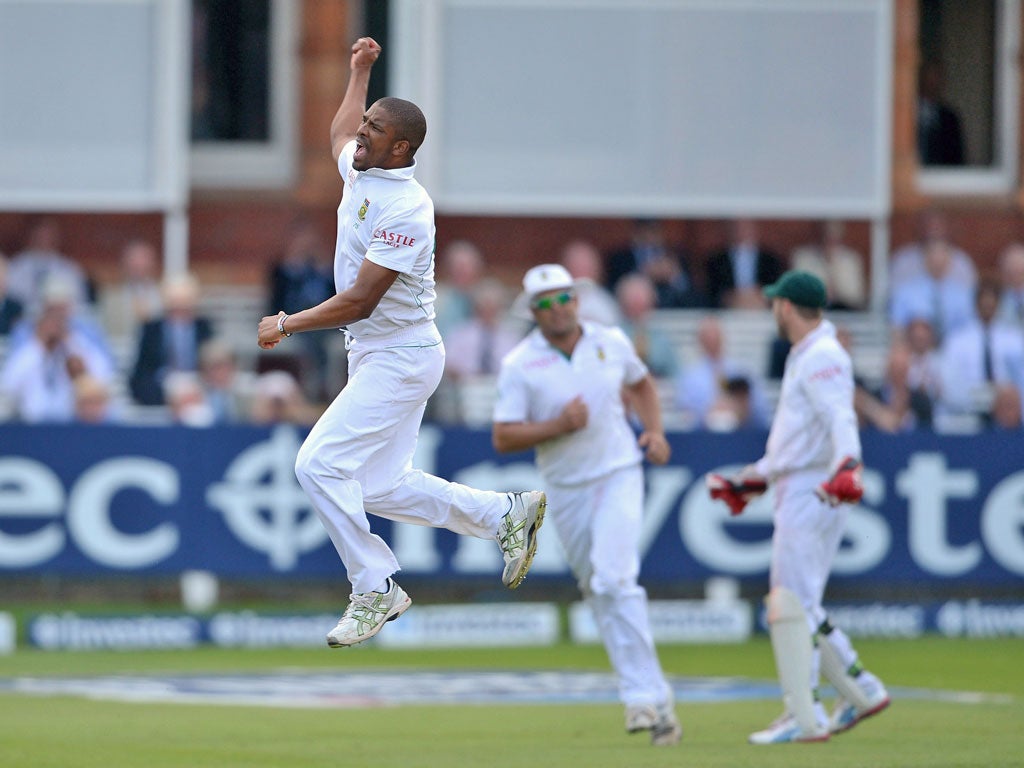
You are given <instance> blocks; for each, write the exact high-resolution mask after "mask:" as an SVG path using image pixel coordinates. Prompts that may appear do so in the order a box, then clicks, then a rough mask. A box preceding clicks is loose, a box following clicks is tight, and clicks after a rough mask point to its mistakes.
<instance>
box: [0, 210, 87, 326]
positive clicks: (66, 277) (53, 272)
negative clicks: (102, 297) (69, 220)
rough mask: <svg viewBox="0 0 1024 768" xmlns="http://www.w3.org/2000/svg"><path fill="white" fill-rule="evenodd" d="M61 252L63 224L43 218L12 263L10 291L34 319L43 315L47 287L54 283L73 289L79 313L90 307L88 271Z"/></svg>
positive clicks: (32, 230) (9, 273) (30, 233)
mask: <svg viewBox="0 0 1024 768" xmlns="http://www.w3.org/2000/svg"><path fill="white" fill-rule="evenodd" d="M60 248H61V231H60V224H58V223H57V220H56V219H53V218H49V217H47V218H42V219H39V220H38V221H36V222H35V223H34V224H33V225H32V227H31V228H30V229H29V233H28V240H27V242H26V244H25V249H24V250H23V251H21V252H20V253H18V254H17V255H15V256H14V258H12V259H11V263H10V266H9V269H8V273H7V290H8V291H9V292H10V294H11V296H12V297H13V298H15V299H17V300H18V301H19V302H21V305H22V306H23V307H24V308H25V312H26V313H27V314H29V315H31V316H35V315H37V314H38V313H39V310H40V308H41V305H42V295H43V286H44V285H46V283H48V282H50V281H51V280H53V279H60V280H61V281H63V282H65V283H67V284H68V285H70V286H71V287H72V289H73V296H72V298H73V300H74V302H75V305H76V309H85V308H86V307H87V306H88V304H89V293H90V292H89V281H88V278H87V277H86V274H85V271H84V270H83V269H82V268H81V267H80V266H79V265H78V264H76V263H75V262H74V261H72V260H71V259H69V258H68V257H67V256H65V255H64V254H62V253H61V251H60Z"/></svg>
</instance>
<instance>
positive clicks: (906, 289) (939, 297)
mask: <svg viewBox="0 0 1024 768" xmlns="http://www.w3.org/2000/svg"><path fill="white" fill-rule="evenodd" d="M924 268H925V272H924V274H923V275H921V276H919V277H916V278H910V279H908V280H907V281H906V282H904V283H901V284H900V285H898V286H897V287H896V288H895V289H894V290H893V292H892V296H891V298H890V302H891V303H890V307H889V321H890V322H891V323H892V325H893V327H894V328H896V329H897V330H904V329H906V327H907V324H908V323H909V322H910V321H911V320H913V319H925V320H927V321H928V322H929V323H930V324H931V326H932V330H933V331H934V332H935V337H936V339H938V340H939V342H940V343H941V342H942V340H943V339H945V338H946V337H947V336H948V335H949V334H951V333H954V332H955V331H956V330H957V329H958V328H960V327H962V326H964V325H965V324H966V323H968V322H969V321H970V320H971V319H972V318H973V317H974V290H975V285H974V280H973V278H972V279H970V280H968V279H966V278H965V277H964V276H963V275H961V274H959V273H958V272H957V270H956V268H955V266H954V253H953V249H952V247H951V246H950V245H949V243H947V242H944V241H941V240H935V241H932V242H930V243H929V244H928V247H927V248H926V249H925V252H924Z"/></svg>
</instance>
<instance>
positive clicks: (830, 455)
mask: <svg viewBox="0 0 1024 768" xmlns="http://www.w3.org/2000/svg"><path fill="white" fill-rule="evenodd" d="M764 293H765V295H766V296H767V297H768V298H770V299H771V301H772V313H773V314H774V315H775V320H776V322H777V324H778V326H779V333H780V335H781V336H782V337H783V338H785V339H788V340H789V342H790V343H791V344H792V345H793V346H792V349H791V350H790V353H789V356H788V357H787V359H786V368H785V373H784V375H783V378H782V391H781V394H780V398H779V404H778V408H777V410H776V412H775V418H774V420H773V422H772V426H771V431H770V432H769V434H768V445H767V448H766V450H765V455H764V456H763V457H762V458H761V459H759V460H758V461H757V462H756V463H754V464H752V465H750V466H748V467H747V468H746V469H744V470H743V471H742V472H741V473H740V475H739V476H737V477H732V478H726V477H722V476H721V475H714V474H712V475H709V476H708V478H707V482H708V487H709V489H710V492H711V496H712V498H715V499H721V500H722V501H724V502H725V503H726V504H728V505H729V509H730V511H731V512H732V514H734V515H738V514H740V513H741V512H742V511H743V509H744V507H745V506H746V505H747V503H748V502H749V501H750V500H751V499H752V498H755V497H756V496H758V495H760V494H762V493H764V492H765V490H766V489H767V487H768V484H769V483H774V485H775V511H774V523H775V530H774V533H773V535H772V557H771V572H770V577H769V578H770V586H771V589H770V591H769V593H768V597H767V598H766V600H765V602H766V606H767V609H768V628H769V633H770V636H771V642H772V650H773V651H774V654H775V665H776V668H777V670H778V675H779V682H780V684H781V687H782V692H783V701H784V703H785V707H786V709H785V712H783V714H782V716H781V717H780V718H779V719H777V720H776V721H775V722H774V723H772V724H771V725H770V726H769V727H768V728H766V729H764V730H762V731H757V732H755V733H752V734H751V735H750V742H751V743H753V744H779V743H784V742H805V741H824V740H826V739H828V738H829V736H830V734H833V733H841V732H843V731H846V730H848V729H850V728H852V727H853V726H855V725H856V724H857V723H859V722H860V721H861V720H863V719H864V718H866V717H869V716H871V715H874V714H876V713H878V712H881V711H882V710H883V709H885V708H886V707H887V706H888V705H889V695H888V693H887V692H886V690H885V687H884V686H883V685H882V682H881V681H880V680H879V679H878V678H877V677H875V676H874V675H873V674H871V673H870V672H868V671H866V670H864V669H863V667H861V664H860V661H859V660H858V658H857V652H856V651H855V650H854V649H853V645H852V644H851V643H850V639H849V638H848V637H847V636H846V635H845V634H844V633H843V631H842V630H840V629H838V628H837V627H834V626H833V625H832V624H831V623H830V622H829V620H828V616H827V615H826V614H825V611H824V609H823V608H822V605H821V601H822V598H823V596H824V593H825V584H826V582H827V581H828V575H829V571H830V569H831V567H832V561H833V559H834V558H835V555H836V552H837V551H838V549H839V543H840V540H841V538H842V534H843V526H844V523H845V521H846V513H847V509H848V506H847V504H851V503H856V502H858V501H860V498H861V496H862V495H863V488H862V485H861V460H860V457H861V449H860V436H859V434H858V432H857V418H856V416H855V415H854V411H853V367H852V364H851V362H850V357H849V355H848V354H847V353H846V351H845V350H844V349H843V348H842V346H840V344H839V342H838V341H837V340H836V333H835V327H834V326H833V325H832V323H831V322H829V321H828V320H825V319H824V317H823V309H824V307H825V303H826V298H825V284H824V283H822V281H821V280H820V279H818V278H817V277H815V276H814V275H812V274H810V273H808V272H799V271H790V272H787V273H786V274H784V275H783V276H782V277H781V278H780V279H779V280H778V281H777V282H776V283H774V284H772V285H769V286H768V287H767V288H765V291H764ZM819 668H820V672H823V673H824V674H825V677H826V678H827V679H828V680H829V682H830V683H832V685H833V687H834V688H835V689H836V691H837V692H838V694H839V700H838V701H837V703H836V706H835V709H834V710H833V712H832V715H831V717H828V716H827V715H826V714H825V710H824V707H823V706H822V705H821V703H820V702H818V701H817V700H816V696H815V689H816V687H817V684H818V675H819Z"/></svg>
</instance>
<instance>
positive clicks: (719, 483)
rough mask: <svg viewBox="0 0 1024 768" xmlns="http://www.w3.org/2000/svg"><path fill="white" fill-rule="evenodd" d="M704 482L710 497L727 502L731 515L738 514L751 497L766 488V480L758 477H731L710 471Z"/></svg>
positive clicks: (758, 494) (753, 497) (754, 496)
mask: <svg viewBox="0 0 1024 768" xmlns="http://www.w3.org/2000/svg"><path fill="white" fill-rule="evenodd" d="M705 482H707V485H708V493H710V494H711V498H712V499H721V500H722V501H724V502H725V503H726V504H728V505H729V513H730V514H732V515H738V514H739V513H740V512H742V511H743V509H744V508H745V507H746V506H747V504H748V503H749V502H750V500H751V499H755V498H757V497H758V496H760V495H761V494H762V493H764V492H765V491H766V490H768V482H767V481H766V480H764V479H763V478H760V477H750V478H736V479H733V478H728V477H725V476H724V475H716V474H714V473H712V474H709V475H708V476H707V477H706V478H705Z"/></svg>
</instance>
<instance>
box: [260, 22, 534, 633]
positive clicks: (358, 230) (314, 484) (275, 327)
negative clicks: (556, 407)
mask: <svg viewBox="0 0 1024 768" xmlns="http://www.w3.org/2000/svg"><path fill="white" fill-rule="evenodd" d="M380 50H381V49H380V46H379V45H378V44H377V42H376V41H374V40H373V39H371V38H369V37H363V38H360V39H359V40H357V41H356V43H355V44H354V45H353V46H352V58H351V62H350V64H351V73H350V75H349V81H348V87H347V89H346V91H345V96H344V98H343V99H342V103H341V106H340V107H339V109H338V112H337V114H336V115H335V117H334V120H333V122H332V123H331V148H332V152H333V155H334V159H335V161H336V162H337V164H338V171H339V173H340V174H341V178H342V180H343V181H344V193H343V197H342V200H341V205H340V206H339V207H338V242H337V245H336V247H335V253H334V279H335V283H336V284H337V290H338V293H337V294H336V295H335V296H332V297H331V298H329V299H327V300H326V301H324V302H323V303H321V304H318V305H317V306H315V307H311V308H309V309H305V310H303V311H301V312H296V313H295V314H293V315H287V314H285V313H284V312H280V313H278V314H277V315H271V316H268V317H264V318H263V319H262V320H261V321H260V325H259V345H260V347H262V348H263V349H270V348H271V347H274V346H276V345H277V344H279V343H280V342H281V341H283V340H284V339H285V338H287V337H288V336H291V335H292V334H294V333H298V332H300V331H313V330H320V329H326V328H338V327H341V326H345V327H346V340H347V346H348V349H349V352H348V370H349V379H348V383H347V384H346V385H345V388H344V389H343V390H342V391H341V394H339V395H338V397H337V398H336V399H335V400H334V402H333V403H331V405H330V406H329V407H328V408H327V410H326V411H325V412H324V414H323V416H321V417H320V420H319V421H318V422H317V423H316V425H315V426H314V427H313V429H312V431H311V432H310V433H309V436H308V437H307V438H306V441H305V442H304V443H303V444H302V447H301V448H300V449H299V454H298V457H297V458H296V462H295V472H296V475H297V476H298V479H299V483H300V484H301V485H302V488H303V489H304V490H305V491H306V493H307V494H309V498H310V500H311V501H312V504H313V507H314V509H316V512H317V514H318V515H319V517H320V519H321V521H322V522H323V524H324V526H325V527H326V528H327V532H328V534H329V535H330V537H331V541H332V542H333V543H334V546H335V548H336V549H337V551H338V555H339V556H340V557H341V560H342V562H343V563H344V564H345V567H346V569H347V571H348V578H349V581H351V582H352V596H351V598H350V601H349V605H348V608H346V610H345V613H344V614H343V615H342V617H341V620H340V621H339V622H338V625H337V626H336V627H335V628H334V629H333V630H331V631H330V633H328V635H327V643H328V645H331V646H334V647H337V646H348V645H354V644H355V643H359V642H362V641H363V640H366V639H368V638H370V637H373V636H374V635H375V634H377V632H379V631H380V629H381V627H383V626H384V623H385V622H387V621H391V620H392V619H397V618H398V617H399V616H400V615H401V614H402V613H403V612H404V611H405V610H406V609H407V608H408V607H409V604H410V603H411V602H412V601H411V600H410V599H409V596H408V595H407V594H406V593H405V590H403V589H402V588H401V587H400V586H398V584H396V583H395V581H394V579H392V578H391V577H392V575H393V574H394V573H395V572H396V571H397V570H398V569H399V564H398V561H397V560H396V559H395V556H394V554H393V553H392V552H391V550H390V549H389V548H388V546H387V544H385V543H384V540H383V539H381V538H380V537H379V536H377V535H375V534H373V533H372V532H371V531H370V525H369V522H368V520H367V513H368V512H369V513H371V514H374V515H379V516H381V517H385V518H388V519H389V520H397V521H402V522H407V523H414V524H416V525H429V526H432V527H435V528H447V529H448V530H451V531H455V532H456V533H460V534H465V535H468V536H475V537H477V538H483V539H493V540H496V541H497V543H498V546H499V547H500V549H501V552H502V554H503V555H504V559H505V569H504V572H503V574H502V581H503V582H504V584H505V585H506V586H507V587H509V588H512V589H514V588H515V587H517V586H518V585H519V583H520V582H521V581H522V580H523V578H524V577H525V576H526V571H527V569H528V568H529V567H530V562H531V560H532V558H533V553H534V551H535V550H536V546H537V539H536V533H537V529H539V528H540V525H541V522H542V520H543V518H544V508H545V505H546V501H545V497H544V494H543V493H541V492H540V491H529V492H526V493H495V492H493V491H478V490H475V489H473V488H468V487H466V486H464V485H459V484H457V483H450V482H448V481H446V480H442V479H441V478H438V477H434V476H432V475H428V474H425V473H423V472H420V471H418V470H414V469H412V457H413V453H414V451H415V449H416V440H417V438H418V436H419V428H420V423H421V422H422V420H423V412H424V409H425V407H426V403H427V398H429V397H430V395H431V394H433V392H434V390H435V389H436V388H437V385H438V382H439V381H440V379H441V372H442V370H443V369H444V345H443V344H442V343H441V336H440V334H438V331H437V327H436V326H435V325H434V296H435V294H434V204H433V202H432V201H431V199H430V196H429V195H428V194H427V192H426V190H424V189H423V187H422V186H420V184H419V182H417V181H416V178H415V176H414V173H415V170H416V161H415V160H414V156H415V154H416V150H417V149H418V148H419V146H420V144H421V143H422V142H423V138H424V136H425V135H426V131H427V124H426V120H425V119H424V117H423V113H422V112H420V110H419V108H418V107H417V106H416V105H415V104H413V103H412V102H409V101H405V100H403V99H396V98H383V99H380V100H379V101H377V102H375V103H374V104H373V105H371V106H370V108H369V109H367V108H366V93H367V86H368V84H369V80H370V69H371V68H372V66H373V63H374V62H375V61H376V60H377V57H378V56H379V55H380Z"/></svg>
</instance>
